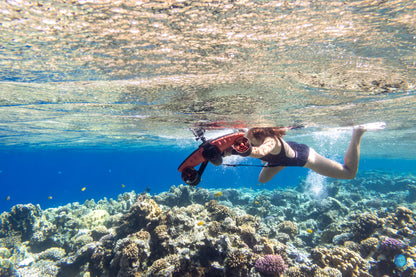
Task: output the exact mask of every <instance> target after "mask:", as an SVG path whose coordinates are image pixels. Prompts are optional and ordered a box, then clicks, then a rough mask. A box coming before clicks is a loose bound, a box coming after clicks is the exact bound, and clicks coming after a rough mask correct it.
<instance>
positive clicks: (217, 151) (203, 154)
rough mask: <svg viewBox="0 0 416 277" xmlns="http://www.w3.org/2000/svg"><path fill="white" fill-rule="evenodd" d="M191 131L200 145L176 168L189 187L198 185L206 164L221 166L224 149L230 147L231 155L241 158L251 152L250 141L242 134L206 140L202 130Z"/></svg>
mask: <svg viewBox="0 0 416 277" xmlns="http://www.w3.org/2000/svg"><path fill="white" fill-rule="evenodd" d="M191 131H192V133H193V134H194V136H195V137H196V138H195V139H196V141H198V140H201V141H202V143H201V145H200V146H199V147H198V149H196V150H195V151H194V152H192V154H191V155H189V156H188V157H187V158H186V159H185V160H184V161H183V162H182V164H181V165H180V166H179V168H178V171H179V172H181V173H182V174H181V178H182V180H183V181H184V182H185V183H186V184H188V185H190V186H196V185H198V184H199V182H200V181H201V176H202V174H203V173H204V170H205V168H206V167H207V165H208V162H210V163H212V164H213V165H216V166H219V165H221V164H222V157H223V154H224V151H225V150H226V149H228V148H230V147H231V148H232V149H233V150H232V152H233V154H238V155H241V156H248V155H249V154H250V152H251V144H250V141H249V140H248V139H247V138H246V137H245V136H244V135H245V134H244V133H243V132H237V133H232V134H228V135H224V136H221V137H218V138H215V139H211V140H207V139H206V138H205V136H204V133H205V130H204V129H203V128H198V129H191ZM199 164H201V165H200V167H199V169H198V170H197V169H195V167H196V166H198V165H199Z"/></svg>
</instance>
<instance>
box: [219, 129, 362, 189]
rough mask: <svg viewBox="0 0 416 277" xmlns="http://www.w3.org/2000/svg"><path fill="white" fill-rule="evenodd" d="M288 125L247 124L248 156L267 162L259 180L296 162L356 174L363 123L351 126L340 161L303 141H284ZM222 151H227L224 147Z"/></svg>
mask: <svg viewBox="0 0 416 277" xmlns="http://www.w3.org/2000/svg"><path fill="white" fill-rule="evenodd" d="M287 130H288V128H281V127H269V128H251V129H249V130H248V131H247V133H246V137H247V138H248V139H249V141H250V142H251V145H252V147H251V152H249V155H248V156H249V157H253V158H258V159H260V160H262V161H264V162H267V164H266V166H265V167H264V168H263V169H262V171H261V172H260V175H259V182H260V183H266V182H268V181H270V180H271V179H272V178H273V177H274V176H275V175H276V174H277V173H279V172H280V171H281V170H283V169H284V168H285V167H287V166H300V167H306V168H309V169H312V170H313V171H315V172H317V173H319V174H321V175H324V176H328V177H332V178H337V179H353V178H354V177H355V176H356V175H357V171H358V164H359V159H360V141H361V137H362V135H363V134H364V132H365V131H366V128H365V125H362V126H356V127H354V129H353V133H352V137H351V142H350V144H349V146H348V149H347V152H346V153H345V157H344V164H341V163H338V162H336V161H333V160H330V159H328V158H325V157H323V156H321V155H320V154H318V153H317V152H316V151H315V150H314V149H312V148H310V147H309V146H307V145H305V144H298V143H296V142H292V141H287V142H286V141H284V140H283V138H282V137H283V135H285V134H286V131H287ZM226 152H228V153H225V155H228V154H230V153H229V151H226Z"/></svg>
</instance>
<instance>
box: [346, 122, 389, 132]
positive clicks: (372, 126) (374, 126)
mask: <svg viewBox="0 0 416 277" xmlns="http://www.w3.org/2000/svg"><path fill="white" fill-rule="evenodd" d="M384 128H386V123H384V122H372V123H367V124H362V125H356V126H354V129H364V130H365V131H378V130H383V129H384Z"/></svg>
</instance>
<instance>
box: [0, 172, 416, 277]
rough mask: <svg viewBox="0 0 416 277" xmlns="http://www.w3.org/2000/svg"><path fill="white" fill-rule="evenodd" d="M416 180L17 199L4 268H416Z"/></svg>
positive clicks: (9, 217) (67, 271) (379, 271)
mask: <svg viewBox="0 0 416 277" xmlns="http://www.w3.org/2000/svg"><path fill="white" fill-rule="evenodd" d="M415 183H416V178H415V177H412V176H386V175H380V174H379V173H378V172H375V173H374V172H373V173H368V175H365V174H364V175H363V176H362V177H357V178H356V179H354V180H349V181H340V180H332V181H331V182H328V184H327V187H326V192H327V194H326V195H325V196H324V197H323V198H322V199H316V197H315V196H314V195H313V193H309V192H308V190H307V188H308V184H306V183H305V182H301V183H300V184H299V186H298V187H297V188H296V189H276V190H273V191H268V190H251V189H224V190H221V193H218V191H219V190H218V189H216V190H209V189H203V188H193V187H188V186H183V185H180V186H173V187H171V188H170V190H169V191H168V192H163V193H160V194H157V195H153V196H150V195H149V194H146V193H143V194H136V193H134V192H130V193H124V194H122V195H120V196H119V197H118V198H117V200H113V199H103V200H100V201H98V202H95V201H94V200H88V201H86V202H85V203H84V204H79V203H71V204H67V205H65V206H61V207H57V208H51V209H47V210H42V209H41V208H40V207H39V206H36V205H32V204H26V205H16V206H14V207H13V208H12V209H11V210H10V211H8V212H4V213H2V214H1V215H0V265H1V267H0V274H1V276H91V277H94V276H97V277H98V276H120V277H125V276H132V277H133V276H134V277H137V276H172V277H178V276H189V277H190V276H239V277H240V276H254V277H260V276H286V277H292V276H296V277H303V276H304V277H315V276H357V277H358V276H359V277H366V276H375V277H382V276H403V277H404V276H416V267H415V261H416V250H415V244H416V239H415V237H416V236H415V235H416V221H415V216H414V209H415V208H416V206H415V205H414V203H413V202H412V203H408V202H405V201H404V200H403V199H408V198H409V197H410V198H411V197H413V196H412V194H411V193H412V189H413V187H414V184H415ZM389 186H390V187H392V186H394V188H395V191H391V190H389V189H388V187H389ZM406 195H407V196H406ZM409 195H410V196H409ZM398 255H401V256H398ZM399 258H400V259H401V261H402V262H400V263H398V262H397V261H398V260H399Z"/></svg>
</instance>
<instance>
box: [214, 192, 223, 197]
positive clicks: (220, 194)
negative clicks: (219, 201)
mask: <svg viewBox="0 0 416 277" xmlns="http://www.w3.org/2000/svg"><path fill="white" fill-rule="evenodd" d="M214 196H215V197H220V196H222V191H220V192H217V193H215V194H214Z"/></svg>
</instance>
